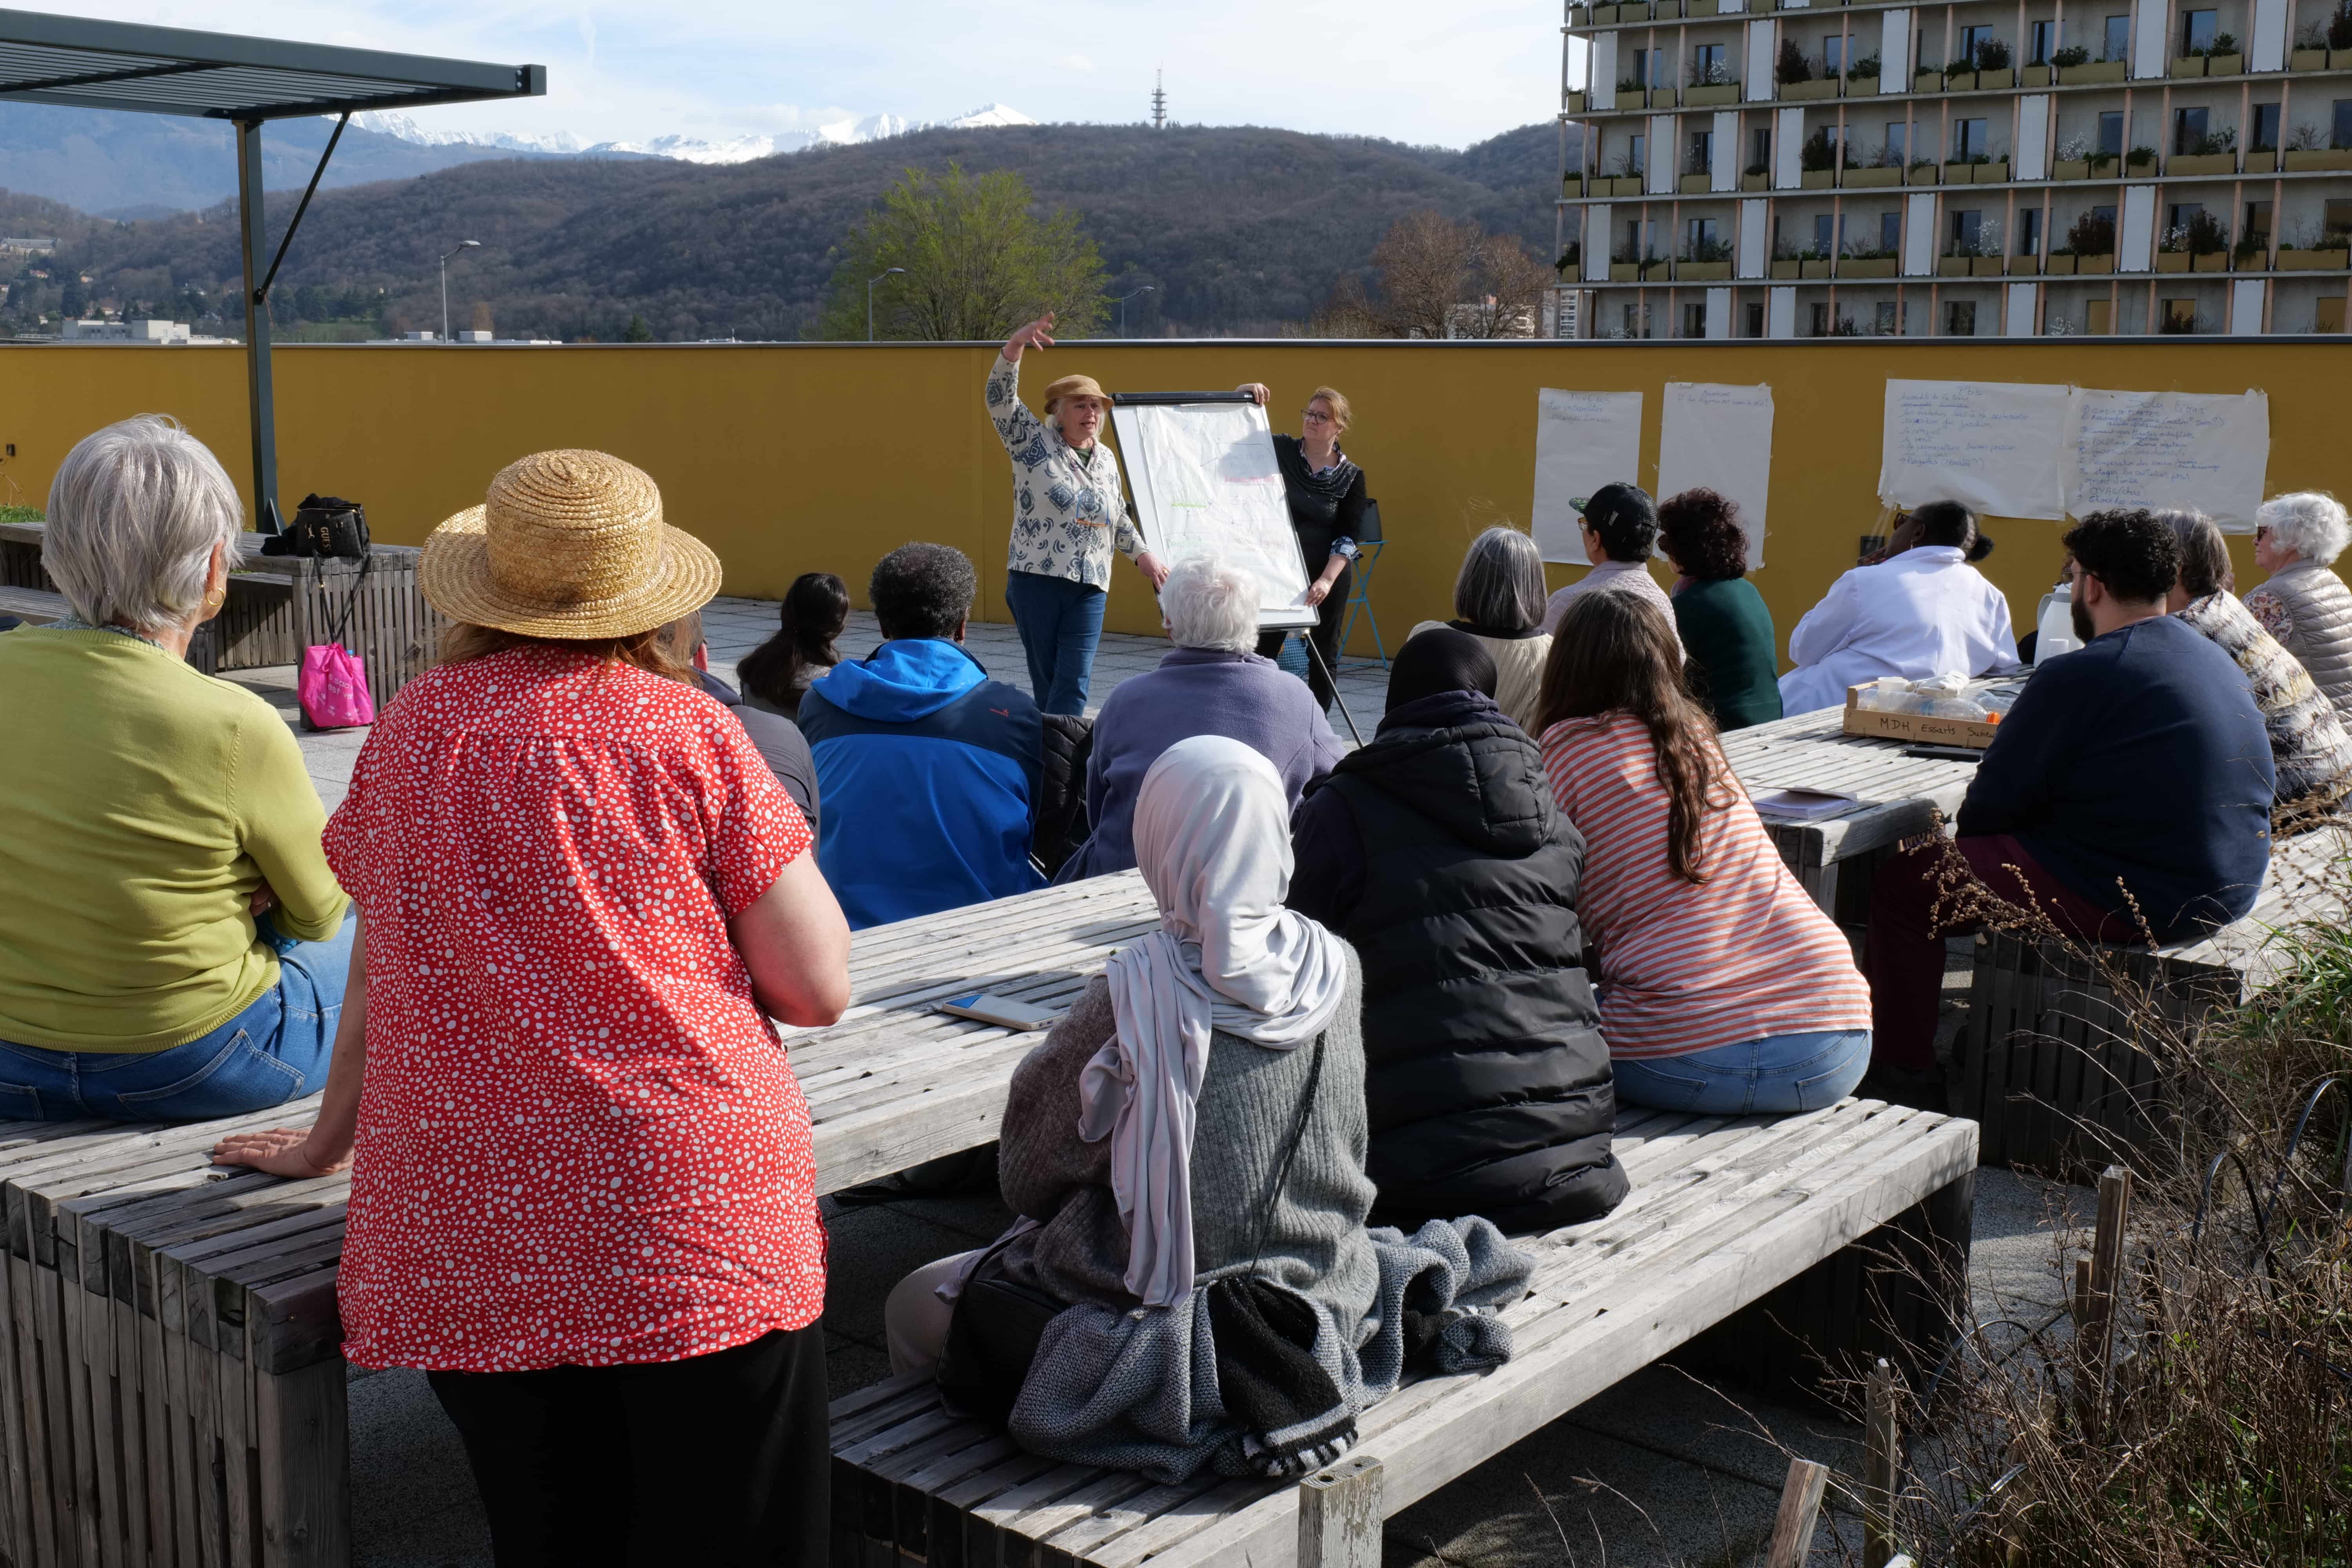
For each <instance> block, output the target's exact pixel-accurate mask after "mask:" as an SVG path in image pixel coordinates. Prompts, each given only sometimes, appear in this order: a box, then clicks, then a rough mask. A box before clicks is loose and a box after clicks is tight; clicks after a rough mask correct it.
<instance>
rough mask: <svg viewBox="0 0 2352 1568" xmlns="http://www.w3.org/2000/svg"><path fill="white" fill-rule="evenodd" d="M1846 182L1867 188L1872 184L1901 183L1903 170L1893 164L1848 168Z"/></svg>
mask: <svg viewBox="0 0 2352 1568" xmlns="http://www.w3.org/2000/svg"><path fill="white" fill-rule="evenodd" d="M1845 183H1846V184H1848V185H1851V186H1854V187H1857V188H1867V187H1869V186H1872V185H1899V184H1902V183H1903V171H1902V170H1901V169H1900V168H1898V167H1895V166H1892V165H1890V166H1888V167H1886V168H1874V169H1848V170H1847V171H1846V172H1845Z"/></svg>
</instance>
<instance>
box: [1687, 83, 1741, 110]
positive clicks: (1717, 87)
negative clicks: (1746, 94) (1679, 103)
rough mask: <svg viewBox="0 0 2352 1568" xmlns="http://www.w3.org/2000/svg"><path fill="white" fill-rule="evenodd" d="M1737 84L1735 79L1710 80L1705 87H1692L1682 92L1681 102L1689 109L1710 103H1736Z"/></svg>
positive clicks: (1702, 106)
mask: <svg viewBox="0 0 2352 1568" xmlns="http://www.w3.org/2000/svg"><path fill="white" fill-rule="evenodd" d="M1738 101H1739V84H1738V82H1736V81H1711V82H1709V83H1707V84H1706V86H1705V87H1694V88H1691V89H1687V90H1685V92H1684V93H1683V103H1684V105H1685V107H1687V108H1691V109H1704V108H1706V107H1707V106H1708V105H1710V104H1725V103H1738Z"/></svg>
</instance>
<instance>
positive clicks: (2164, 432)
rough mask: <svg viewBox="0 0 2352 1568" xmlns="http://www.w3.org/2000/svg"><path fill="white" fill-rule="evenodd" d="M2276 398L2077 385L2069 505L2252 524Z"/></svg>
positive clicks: (2081, 510) (2086, 510)
mask: <svg viewBox="0 0 2352 1568" xmlns="http://www.w3.org/2000/svg"><path fill="white" fill-rule="evenodd" d="M2270 457H2271V404H2270V398H2269V397H2268V396H2267V395H2264V394H2263V393H2260V392H2247V393H2244V394H2242V395H2223V396H2214V395H2207V394H2201V393H2194V392H2102V391H2099V390H2098V389H2096V388H2094V387H2087V386H2081V387H2076V388H2075V389H2074V397H2073V398H2072V399H2071V400H2070V402H2069V403H2068V405H2067V419H2066V510H2067V511H2068V512H2070V513H2072V514H2073V515H2074V516H2075V517H2084V516H2087V515H2088V514H2090V513H2092V512H2095V511H2098V510H2103V509H2105V508H2108V507H2182V508H2187V507H2194V508H2196V509H2197V510H2200V511H2202V512H2203V513H2205V515H2206V516H2208V517H2210V518H2211V519H2212V520H2213V521H2216V522H2218V523H2220V524H2221V526H2222V527H2223V528H2224V529H2226V530H2228V531H2231V532H2233V533H2243V532H2248V531H2252V528H2253V526H2254V509H2255V508H2256V507H2259V506H2260V505H2262V503H2263V479H2264V477H2265V475H2266V474H2267V471H2268V469H2269V468H2270Z"/></svg>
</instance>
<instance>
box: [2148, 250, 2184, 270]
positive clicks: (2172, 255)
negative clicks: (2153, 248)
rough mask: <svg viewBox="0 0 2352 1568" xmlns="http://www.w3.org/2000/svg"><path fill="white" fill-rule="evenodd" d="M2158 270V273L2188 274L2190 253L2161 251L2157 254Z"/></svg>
mask: <svg viewBox="0 0 2352 1568" xmlns="http://www.w3.org/2000/svg"><path fill="white" fill-rule="evenodd" d="M2156 269H2157V270H2158V272H2186V271H2188V270H2189V253H2188V252H2187V251H2185V250H2159V251H2158V252H2157V253H2156Z"/></svg>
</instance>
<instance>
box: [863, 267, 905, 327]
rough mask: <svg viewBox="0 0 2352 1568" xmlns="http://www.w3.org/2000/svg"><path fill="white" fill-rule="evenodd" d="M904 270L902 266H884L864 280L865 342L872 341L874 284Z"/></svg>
mask: <svg viewBox="0 0 2352 1568" xmlns="http://www.w3.org/2000/svg"><path fill="white" fill-rule="evenodd" d="M905 270H907V269H906V268H903V267H891V268H885V269H883V270H882V271H880V272H877V273H876V274H875V275H874V276H873V277H871V278H868V279H866V342H869V343H870V342H873V341H874V285H876V284H877V283H879V282H881V281H882V279H885V278H895V277H897V276H898V274H899V273H901V272H904V271H905Z"/></svg>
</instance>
